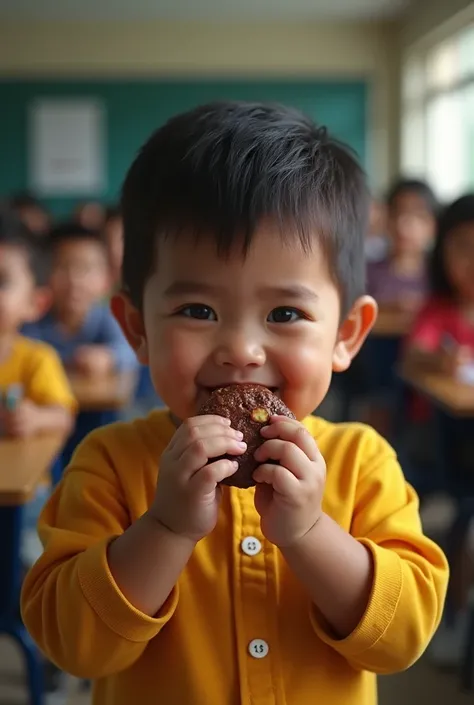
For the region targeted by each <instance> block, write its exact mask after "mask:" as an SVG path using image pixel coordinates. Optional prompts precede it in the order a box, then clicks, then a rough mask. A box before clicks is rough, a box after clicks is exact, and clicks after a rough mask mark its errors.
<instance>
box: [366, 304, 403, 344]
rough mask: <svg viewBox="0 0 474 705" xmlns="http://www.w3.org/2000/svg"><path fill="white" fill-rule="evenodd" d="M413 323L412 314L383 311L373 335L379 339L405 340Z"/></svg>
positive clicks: (379, 315) (380, 312) (379, 314)
mask: <svg viewBox="0 0 474 705" xmlns="http://www.w3.org/2000/svg"><path fill="white" fill-rule="evenodd" d="M412 321H413V314H411V313H405V312H404V311H384V310H383V309H381V310H380V311H379V313H378V316H377V320H376V321H375V325H374V327H373V329H372V333H371V335H373V336H374V337H377V338H403V337H404V336H405V335H406V334H407V333H408V331H409V330H410V326H411V324H412Z"/></svg>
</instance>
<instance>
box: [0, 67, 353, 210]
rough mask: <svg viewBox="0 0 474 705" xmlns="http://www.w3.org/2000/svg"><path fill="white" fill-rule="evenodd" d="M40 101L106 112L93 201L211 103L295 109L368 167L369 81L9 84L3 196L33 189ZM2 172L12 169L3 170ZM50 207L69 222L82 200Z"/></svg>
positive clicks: (2, 137) (3, 124) (5, 89)
mask: <svg viewBox="0 0 474 705" xmlns="http://www.w3.org/2000/svg"><path fill="white" fill-rule="evenodd" d="M38 97H47V98H60V99H70V98H77V97H79V98H84V97H86V98H89V97H93V98H94V99H95V100H99V101H100V103H101V104H102V105H103V106H104V109H105V110H104V113H105V126H106V130H105V135H106V154H107V156H108V159H107V184H106V186H105V189H104V191H102V192H100V193H94V194H93V195H94V197H95V198H100V199H101V200H103V201H107V202H112V201H115V200H116V199H117V196H118V193H119V190H120V187H121V184H122V182H123V179H124V176H125V173H126V170H127V169H128V167H129V165H130V164H131V162H132V159H133V158H134V156H135V154H136V153H137V150H138V148H139V147H140V145H141V144H142V143H143V142H144V141H145V140H146V139H147V137H148V136H149V135H150V134H151V133H152V132H153V131H154V130H155V129H156V128H157V126H159V125H161V124H163V123H164V122H165V121H166V120H167V119H168V118H170V117H171V116H172V115H175V114H176V113H180V112H183V111H185V110H189V109H190V108H192V107H194V106H195V105H198V104H199V103H206V102H211V101H214V100H250V101H259V100H264V101H268V102H279V103H285V104H288V105H293V106H294V107H296V108H299V109H301V110H303V111H304V112H305V113H307V114H308V115H311V116H312V117H313V118H314V119H316V120H319V121H320V122H321V123H322V124H324V125H330V126H331V131H332V132H333V134H335V135H336V136H337V137H338V138H339V139H341V140H343V141H344V142H346V143H348V144H350V145H351V146H352V147H353V149H354V150H355V151H356V152H357V154H358V155H359V157H360V158H361V160H362V162H363V163H365V162H366V138H367V130H366V123H367V115H366V113H367V110H366V106H367V86H366V83H365V82H364V81H360V80H351V81H338V80H336V79H333V80H332V81H330V80H328V79H326V80H325V81H322V80H321V79H298V80H296V79H286V80H282V79H273V80H272V79H267V80H264V81H262V80H256V79H254V78H253V77H248V78H247V79H245V80H242V79H241V80H236V79H232V78H226V79H218V78H215V79H207V80H206V79H199V78H195V79H194V80H189V79H186V80H180V79H177V78H168V79H159V78H158V79H133V80H124V79H115V78H109V79H108V80H106V81H104V80H100V81H99V80H89V81H84V80H72V79H68V80H66V81H64V80H62V81H61V80H56V81H40V80H38V79H37V80H35V81H31V80H30V81H23V80H22V81H18V80H15V81H11V80H8V79H7V80H1V79H0V104H1V105H7V106H8V110H5V111H0V154H1V155H2V164H3V166H4V168H3V169H1V168H0V193H9V192H15V191H21V190H23V189H25V188H28V186H29V183H28V156H29V149H28V139H27V135H28V118H29V114H30V106H31V105H33V104H34V102H35V101H36V100H37V99H38ZM5 165H8V168H7V169H5ZM87 196H88V197H89V198H90V196H91V194H87V195H86V194H76V198H72V199H71V198H54V199H48V200H46V201H45V203H46V205H47V206H48V207H49V208H50V209H51V210H52V211H53V212H54V213H56V214H58V215H66V214H67V213H68V212H70V210H71V209H72V208H73V207H74V205H75V203H76V201H77V199H78V198H83V197H87Z"/></svg>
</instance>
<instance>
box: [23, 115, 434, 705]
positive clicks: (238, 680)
mask: <svg viewBox="0 0 474 705" xmlns="http://www.w3.org/2000/svg"><path fill="white" fill-rule="evenodd" d="M367 210H368V194H367V188H366V184H365V179H364V176H363V174H362V172H361V170H360V168H359V166H358V165H357V164H356V162H355V160H354V158H353V157H352V155H351V153H350V152H349V151H347V150H346V149H344V148H343V147H342V146H341V145H340V144H339V143H337V142H335V141H334V140H332V139H331V138H330V137H329V136H328V134H327V131H326V130H325V129H318V128H317V127H316V126H315V125H314V124H313V123H312V122H311V121H310V120H309V119H307V118H305V117H304V116H302V115H300V114H299V113H298V112H296V111H293V110H290V109H286V108H283V107H278V106H266V105H260V104H247V103H218V104H213V105H209V106H203V107H201V108H196V109H195V110H193V111H191V112H189V113H186V114H183V115H179V116H177V117H175V118H173V119H171V120H170V121H169V122H168V123H167V124H166V125H165V126H164V127H162V128H161V129H160V130H158V132H156V133H155V134H154V135H153V136H152V137H151V139H150V140H149V141H148V142H147V144H146V145H145V146H144V147H143V148H142V150H141V151H140V153H139V155H138V156H137V158H136V160H135V162H134V164H133V165H132V167H131V169H130V171H129V173H128V175H127V178H126V181H125V185H124V189H123V196H122V212H123V216H124V236H125V250H124V267H123V287H124V288H123V291H122V292H121V293H120V294H117V295H116V296H115V298H114V299H113V309H114V312H115V315H116V316H117V318H118V319H119V320H120V322H121V325H122V327H123V329H124V331H125V333H126V335H127V337H128V338H129V340H130V342H131V344H132V345H133V347H134V348H135V350H136V351H137V355H138V357H139V359H140V361H141V362H143V363H146V364H149V365H150V369H151V375H152V379H153V382H154V384H155V387H156V389H157V391H158V392H159V393H160V394H161V395H162V397H163V399H164V400H165V401H166V403H167V404H168V405H169V411H167V410H164V411H154V412H152V413H151V414H150V415H149V416H148V417H147V418H144V419H139V420H136V421H134V422H132V423H121V424H118V425H117V424H116V425H111V426H107V427H104V428H101V429H99V430H98V431H96V432H95V433H94V434H92V435H91V436H90V437H89V438H87V439H86V440H85V441H84V443H83V444H82V445H81V447H80V448H78V450H77V451H76V453H75V456H74V459H73V460H72V463H71V465H70V467H69V468H68V470H67V471H66V473H65V475H64V477H63V480H62V482H61V484H60V486H59V487H58V488H57V491H56V492H55V495H54V497H53V498H52V499H51V500H50V503H49V505H48V506H47V508H45V511H44V512H43V515H42V518H41V521H40V531H41V535H42V538H43V541H44V547H45V550H44V553H43V555H42V556H41V557H40V559H39V561H38V562H37V564H36V565H35V566H34V568H33V569H32V571H31V572H30V574H29V575H28V576H27V578H26V581H25V584H24V589H23V595H22V613H23V617H24V621H25V624H26V625H27V627H28V629H29V631H30V633H31V634H32V636H33V638H34V639H35V640H36V641H37V642H38V643H39V644H40V645H41V648H42V649H44V650H45V652H46V653H47V654H48V656H49V657H50V658H52V659H53V660H54V661H55V662H56V663H57V664H58V665H60V666H61V667H63V668H64V669H65V670H68V671H71V672H73V673H75V674H76V675H78V676H83V677H90V678H92V679H95V685H94V696H93V702H94V703H95V704H96V705H98V704H99V703H100V705H109V704H112V703H113V705H130V703H131V702H135V701H136V702H139V703H140V705H152V704H153V705H154V704H155V703H156V702H160V703H166V705H184V703H195V704H196V705H198V703H205V704H206V705H222V704H223V703H227V704H229V705H230V704H231V703H237V702H238V703H250V702H255V703H256V702H257V701H258V702H259V703H262V705H264V704H267V703H268V705H270V703H277V702H278V703H284V702H288V703H290V702H291V703H292V704H293V705H309V703H313V702H314V701H315V698H317V700H318V701H319V702H321V703H324V704H325V705H356V704H357V705H359V704H360V703H364V705H374V704H375V702H376V697H377V696H376V675H375V674H377V673H390V672H394V671H398V670H400V669H404V668H407V667H408V666H409V665H410V664H411V663H413V662H414V661H415V660H416V659H417V658H418V657H419V656H420V654H421V653H422V652H423V650H424V648H425V647H426V644H427V643H428V641H429V639H430V638H431V635H432V634H433V631H434V630H435V629H436V626H437V624H438V622H439V619H440V616H441V612H442V607H443V601H444V593H445V589H446V582H447V568H446V563H445V559H444V557H443V554H442V552H441V551H440V549H439V548H438V547H437V546H436V545H434V544H433V543H432V542H431V541H430V540H429V539H427V538H426V537H424V536H423V533H422V530H421V525H420V520H419V516H418V509H417V499H416V496H415V494H414V492H413V491H412V489H411V488H410V487H408V486H407V485H406V484H405V481H404V478H403V473H402V471H401V469H400V467H399V465H398V462H397V460H396V456H395V454H394V452H393V450H392V449H391V448H390V447H389V445H388V444H387V443H386V442H385V441H384V440H383V439H382V438H380V437H379V436H378V435H377V434H376V433H375V432H374V431H373V430H372V429H369V428H367V427H364V426H362V425H360V424H352V425H351V424H344V425H341V426H338V425H334V424H331V423H329V422H326V421H323V420H322V419H320V418H316V417H314V416H311V412H312V411H313V409H315V408H316V407H318V406H319V404H320V403H321V401H322V400H323V398H324V397H325V395H326V393H327V390H328V388H329V384H330V380H331V374H332V371H334V370H343V369H346V368H347V367H348V366H349V364H350V362H351V359H352V358H353V357H354V355H355V354H356V353H357V351H358V350H359V348H360V346H361V345H362V342H363V340H364V338H365V336H366V335H367V333H368V331H369V329H370V327H371V325H372V324H373V321H374V317H375V303H374V301H373V299H371V298H370V297H368V296H364V295H363V291H364V249H363V243H364V237H365V232H366V227H367ZM244 382H255V383H261V384H263V385H265V386H267V387H269V388H271V389H273V390H274V391H275V392H276V393H277V394H279V395H281V397H282V399H283V401H284V402H285V403H286V404H287V405H288V406H289V407H290V408H291V409H292V410H293V412H294V413H295V415H296V417H297V419H298V420H288V419H286V418H282V417H272V418H271V419H270V422H269V424H268V426H266V427H264V428H263V429H262V431H261V433H262V439H263V441H264V442H263V445H262V446H261V447H260V448H259V450H258V451H257V452H256V456H255V457H256V460H257V462H258V463H260V465H259V466H258V468H257V470H256V471H255V474H254V480H255V482H256V483H257V487H256V489H253V488H252V489H248V490H239V489H236V488H234V487H231V488H229V487H223V486H222V485H221V484H220V483H221V481H222V480H224V479H225V478H228V477H230V476H231V475H232V474H233V473H234V472H235V469H236V468H235V463H234V462H233V460H232V456H234V457H235V456H238V455H240V454H241V453H243V452H244V451H245V443H243V442H242V436H241V435H239V434H238V433H237V432H236V431H235V430H233V429H232V428H231V426H230V424H229V423H227V422H226V421H224V420H223V419H222V418H221V417H219V416H198V415H197V414H198V411H199V409H200V407H201V404H202V403H203V402H204V401H205V400H207V399H208V398H209V395H210V393H211V392H212V390H213V389H215V388H216V387H220V386H222V385H228V384H230V383H244ZM229 456H230V457H229ZM270 459H272V460H273V462H270ZM326 468H327V473H326Z"/></svg>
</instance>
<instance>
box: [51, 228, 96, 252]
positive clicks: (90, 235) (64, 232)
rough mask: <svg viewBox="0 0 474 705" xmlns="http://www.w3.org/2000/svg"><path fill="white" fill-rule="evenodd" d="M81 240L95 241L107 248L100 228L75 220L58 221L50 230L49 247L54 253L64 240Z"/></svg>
mask: <svg viewBox="0 0 474 705" xmlns="http://www.w3.org/2000/svg"><path fill="white" fill-rule="evenodd" d="M81 240H88V241H90V242H95V243H97V244H98V245H100V246H101V247H103V248H104V250H105V241H104V238H103V236H102V233H101V232H100V231H99V230H92V229H91V228H86V227H84V226H83V225H81V224H80V223H77V222H76V221H75V220H68V221H63V222H61V223H58V224H57V225H55V227H54V228H52V229H51V230H50V233H49V237H48V243H49V248H50V250H51V251H52V252H53V253H54V251H55V250H56V249H57V248H58V247H59V245H62V244H63V243H64V242H74V241H76V242H77V241H81Z"/></svg>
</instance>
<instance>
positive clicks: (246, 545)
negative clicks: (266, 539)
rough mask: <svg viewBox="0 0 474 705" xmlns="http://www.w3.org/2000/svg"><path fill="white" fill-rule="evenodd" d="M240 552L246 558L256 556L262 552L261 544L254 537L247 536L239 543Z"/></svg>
mask: <svg viewBox="0 0 474 705" xmlns="http://www.w3.org/2000/svg"><path fill="white" fill-rule="evenodd" d="M241 546H242V551H243V552H244V553H246V554H247V556H256V555H257V553H260V551H261V550H262V544H261V543H260V541H259V540H258V539H257V538H255V536H247V537H246V538H244V540H243V541H242V543H241Z"/></svg>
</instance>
